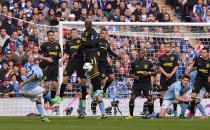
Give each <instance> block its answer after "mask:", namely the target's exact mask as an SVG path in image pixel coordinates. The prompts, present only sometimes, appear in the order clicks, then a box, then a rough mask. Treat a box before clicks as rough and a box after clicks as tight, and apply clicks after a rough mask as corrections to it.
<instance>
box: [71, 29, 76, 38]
mask: <svg viewBox="0 0 210 130" xmlns="http://www.w3.org/2000/svg"><path fill="white" fill-rule="evenodd" d="M71 38H72V39H76V38H78V30H77V29H76V28H72V29H71Z"/></svg>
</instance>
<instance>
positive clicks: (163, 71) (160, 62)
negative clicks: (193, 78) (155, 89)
mask: <svg viewBox="0 0 210 130" xmlns="http://www.w3.org/2000/svg"><path fill="white" fill-rule="evenodd" d="M158 61H159V63H158V69H159V70H160V72H161V74H163V75H165V76H166V77H167V76H168V73H166V72H165V70H164V69H163V67H162V66H163V61H162V60H161V57H160V58H159V60H158Z"/></svg>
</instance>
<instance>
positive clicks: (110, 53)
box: [107, 47, 119, 58]
mask: <svg viewBox="0 0 210 130" xmlns="http://www.w3.org/2000/svg"><path fill="white" fill-rule="evenodd" d="M107 52H108V53H109V55H111V56H113V57H115V58H118V57H119V56H118V55H117V54H115V53H114V52H113V51H112V50H111V48H110V47H108V48H107Z"/></svg>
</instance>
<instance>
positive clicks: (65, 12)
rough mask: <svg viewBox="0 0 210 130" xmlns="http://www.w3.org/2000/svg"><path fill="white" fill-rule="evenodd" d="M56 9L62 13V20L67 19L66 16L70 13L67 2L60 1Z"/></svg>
mask: <svg viewBox="0 0 210 130" xmlns="http://www.w3.org/2000/svg"><path fill="white" fill-rule="evenodd" d="M57 11H60V12H61V13H62V19H63V20H68V16H69V14H70V9H69V8H67V2H65V1H63V2H62V3H61V7H60V8H59V9H58V10H57Z"/></svg>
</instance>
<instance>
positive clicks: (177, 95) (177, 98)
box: [174, 86, 192, 102]
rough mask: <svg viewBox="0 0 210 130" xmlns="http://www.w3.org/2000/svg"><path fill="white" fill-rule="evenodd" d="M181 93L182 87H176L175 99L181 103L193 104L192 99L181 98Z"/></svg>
mask: <svg viewBox="0 0 210 130" xmlns="http://www.w3.org/2000/svg"><path fill="white" fill-rule="evenodd" d="M179 92H180V87H179V86H176V87H175V93H174V94H175V99H176V100H178V101H180V102H191V101H192V99H191V98H184V96H180V94H179Z"/></svg>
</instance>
